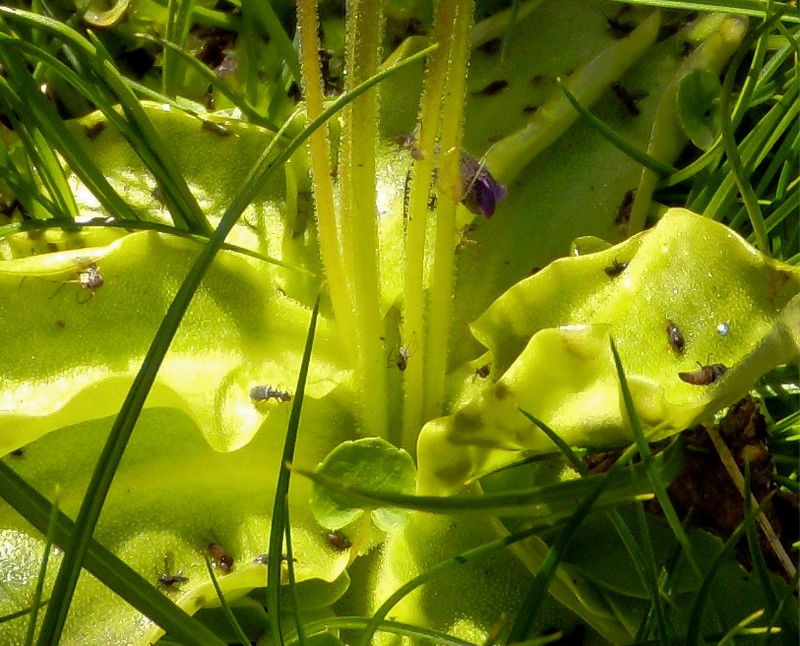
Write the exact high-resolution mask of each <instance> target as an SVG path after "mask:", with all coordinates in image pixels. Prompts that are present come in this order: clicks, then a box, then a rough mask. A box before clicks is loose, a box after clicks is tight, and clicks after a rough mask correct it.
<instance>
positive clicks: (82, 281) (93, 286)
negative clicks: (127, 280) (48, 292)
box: [50, 262, 105, 305]
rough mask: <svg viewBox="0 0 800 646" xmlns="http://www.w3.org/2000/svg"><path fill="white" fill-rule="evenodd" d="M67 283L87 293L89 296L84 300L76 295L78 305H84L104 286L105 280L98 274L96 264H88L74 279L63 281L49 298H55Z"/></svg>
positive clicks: (98, 269)
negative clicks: (79, 287)
mask: <svg viewBox="0 0 800 646" xmlns="http://www.w3.org/2000/svg"><path fill="white" fill-rule="evenodd" d="M68 283H75V284H78V285H80V286H81V287H82V288H83V289H84V290H86V291H87V292H89V295H88V296H87V297H86V298H84V299H81V298H80V296H79V295H76V298H77V300H78V303H80V304H81V305H83V304H84V303H87V302H89V301H90V300H91V299H92V297H93V296H94V293H95V291H97V290H98V289H100V288H101V287H102V286H103V285H104V283H105V279H104V278H103V274H101V273H100V268H99V267H98V266H97V263H96V262H90V263H89V264H88V265H85V266H84V268H83V269H81V270H80V271H78V272H77V273H76V274H75V278H72V279H70V280H65V281H64V282H63V283H61V285H59V286H58V289H57V290H56V291H55V292H53V295H52V296H51V297H50V298H55V297H56V294H58V292H59V291H61V288H62V287H63V286H64V285H66V284H68Z"/></svg>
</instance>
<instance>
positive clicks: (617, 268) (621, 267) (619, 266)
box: [604, 258, 628, 278]
mask: <svg viewBox="0 0 800 646" xmlns="http://www.w3.org/2000/svg"><path fill="white" fill-rule="evenodd" d="M627 268H628V263H627V262H619V261H618V260H617V259H616V258H614V262H612V263H611V265H610V266H609V267H606V268H605V270H604V271H605V272H606V276H608V277H609V278H614V277H616V276H619V275H620V274H621V273H622V272H623V271H625V270H626V269H627Z"/></svg>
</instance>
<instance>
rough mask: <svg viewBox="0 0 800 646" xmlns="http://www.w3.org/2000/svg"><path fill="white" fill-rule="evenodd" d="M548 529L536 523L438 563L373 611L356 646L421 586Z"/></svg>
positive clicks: (362, 644) (365, 642)
mask: <svg viewBox="0 0 800 646" xmlns="http://www.w3.org/2000/svg"><path fill="white" fill-rule="evenodd" d="M550 527H552V524H551V523H538V524H535V525H533V526H532V527H529V528H528V529H526V530H524V531H521V532H516V533H514V534H509V535H508V536H504V537H503V538H499V539H497V540H495V541H492V542H490V543H486V544H484V545H480V546H479V547H475V548H473V549H471V550H468V551H466V552H462V553H461V554H458V555H456V556H454V557H453V558H450V559H447V560H446V561H441V562H440V563H438V564H436V565H434V566H433V567H431V568H429V569H427V570H426V571H425V572H423V573H422V574H420V575H418V576H416V577H414V578H413V579H411V580H410V581H408V582H406V583H404V584H403V585H402V586H400V587H399V588H398V589H397V590H395V591H394V592H393V593H392V594H391V595H389V598H388V599H386V601H384V602H383V604H381V606H380V608H378V610H376V611H375V614H374V615H373V616H372V619H370V620H369V622H368V623H367V625H366V626H365V627H364V632H363V633H362V634H361V639H359V641H358V646H368V645H369V644H370V643H371V642H372V638H373V636H374V634H375V631H376V630H377V629H378V626H379V625H381V623H382V622H383V621H384V620H385V619H386V616H387V615H388V614H389V612H390V611H391V610H392V608H394V606H395V605H397V604H398V603H399V602H400V601H401V600H402V599H403V598H404V597H405V596H407V595H408V594H410V593H411V592H413V591H414V590H416V589H417V588H418V587H420V586H421V585H423V584H425V583H427V582H428V581H430V580H431V579H433V578H435V577H437V576H439V575H441V574H445V573H446V572H447V571H449V570H450V569H452V568H456V567H460V566H462V565H466V564H467V563H470V562H471V561H475V560H477V559H480V558H482V557H484V556H486V555H487V554H491V553H492V552H495V551H497V550H501V549H504V548H506V547H508V546H509V545H513V544H514V543H517V542H519V541H522V540H525V539H526V538H528V537H530V536H533V535H534V534H536V533H537V532H541V531H542V530H544V529H546V528H550Z"/></svg>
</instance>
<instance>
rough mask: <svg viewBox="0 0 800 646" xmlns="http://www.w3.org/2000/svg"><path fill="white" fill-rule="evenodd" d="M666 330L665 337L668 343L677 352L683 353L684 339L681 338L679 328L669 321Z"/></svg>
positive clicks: (684, 347)
mask: <svg viewBox="0 0 800 646" xmlns="http://www.w3.org/2000/svg"><path fill="white" fill-rule="evenodd" d="M666 330H667V338H668V339H669V344H670V346H671V347H672V349H673V350H675V352H677V353H678V354H683V351H684V350H685V349H686V341H684V339H683V334H681V330H680V328H679V327H678V326H677V325H675V324H674V323H673V322H672V321H670V322H669V324H668V325H667V328H666Z"/></svg>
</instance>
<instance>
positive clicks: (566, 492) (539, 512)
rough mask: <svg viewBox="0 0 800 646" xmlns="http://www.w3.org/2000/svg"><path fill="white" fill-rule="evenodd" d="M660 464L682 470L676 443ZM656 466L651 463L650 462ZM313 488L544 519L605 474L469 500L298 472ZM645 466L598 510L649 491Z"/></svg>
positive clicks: (357, 499)
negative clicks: (366, 486) (374, 488)
mask: <svg viewBox="0 0 800 646" xmlns="http://www.w3.org/2000/svg"><path fill="white" fill-rule="evenodd" d="M654 460H655V461H656V463H657V464H658V470H657V471H656V474H657V476H658V477H659V478H661V479H663V480H665V481H671V480H672V479H673V478H674V477H676V476H677V475H678V473H679V472H680V469H681V466H682V464H683V449H682V445H681V444H680V443H678V442H674V443H673V444H672V445H671V446H670V447H669V448H668V449H667V450H666V451H664V452H663V453H662V454H660V455H659V456H657V457H656V458H654ZM654 466H655V464H654ZM295 471H296V473H298V474H301V475H303V476H305V477H307V478H309V479H310V480H312V481H313V482H315V483H316V484H318V485H320V486H322V487H325V488H326V489H330V490H331V491H334V492H336V493H339V494H344V495H345V496H347V498H348V499H349V500H350V501H351V502H352V503H353V504H354V505H358V506H363V507H364V508H375V507H397V508H401V509H414V510H416V511H424V512H429V513H448V514H462V513H464V514H482V515H485V514H487V513H491V514H492V515H493V516H527V515H535V516H539V517H541V516H548V517H551V518H555V517H561V516H564V515H568V514H570V513H572V512H573V510H574V505H575V503H576V502H577V501H578V500H580V499H582V498H585V497H586V496H587V495H589V494H590V493H591V492H592V491H593V490H594V487H595V486H597V484H598V482H599V481H600V480H602V479H604V478H605V477H606V474H600V475H592V476H587V477H586V478H580V479H578V480H568V481H566V482H560V483H557V484H551V485H544V486H538V487H532V488H530V489H520V490H518V491H511V492H505V493H498V494H483V495H471V496H416V495H405V494H399V493H388V492H375V491H372V490H369V489H364V488H361V487H355V486H350V485H347V484H343V483H341V482H339V481H337V480H334V479H332V478H330V477H326V476H323V475H321V474H319V473H315V472H309V471H305V470H302V469H296V470H295ZM648 473H649V471H648V468H647V467H645V466H644V465H643V464H636V465H633V466H632V467H631V468H630V469H629V470H628V471H627V472H626V473H625V474H624V475H623V476H620V477H619V478H618V480H617V482H616V483H615V486H614V487H612V489H611V490H610V491H608V492H606V495H604V496H602V497H601V498H600V503H599V504H600V506H605V505H608V504H617V503H618V502H619V501H620V500H623V499H624V500H626V501H630V500H633V499H635V498H637V497H639V496H641V495H644V494H648V493H650V492H651V488H650V487H645V486H644V480H646V477H647V474H648Z"/></svg>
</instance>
